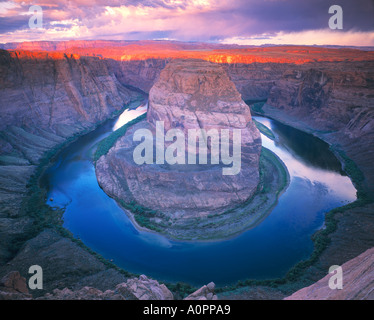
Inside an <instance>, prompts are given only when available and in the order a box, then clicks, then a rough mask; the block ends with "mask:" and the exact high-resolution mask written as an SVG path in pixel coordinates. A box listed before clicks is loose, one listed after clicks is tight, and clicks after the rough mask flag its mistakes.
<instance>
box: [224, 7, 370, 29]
mask: <svg viewBox="0 0 374 320" xmlns="http://www.w3.org/2000/svg"><path fill="white" fill-rule="evenodd" d="M334 4H335V5H340V6H341V7H342V9H343V21H344V29H347V30H349V29H356V30H361V31H368V30H373V29H374V1H373V0H356V1H354V0H353V1H352V0H307V1H300V0H286V1H255V2H253V1H245V0H241V1H235V2H234V6H233V8H231V9H230V10H227V11H224V12H221V16H222V17H223V16H225V15H227V16H228V17H229V16H230V15H231V16H234V15H238V16H240V17H241V18H246V17H247V18H248V19H253V20H254V21H255V23H252V24H251V30H250V32H251V33H252V34H253V33H265V32H279V31H288V32H290V31H302V30H311V29H322V28H327V27H328V20H329V18H330V17H331V15H330V14H329V13H328V9H329V8H330V6H332V5H334Z"/></svg>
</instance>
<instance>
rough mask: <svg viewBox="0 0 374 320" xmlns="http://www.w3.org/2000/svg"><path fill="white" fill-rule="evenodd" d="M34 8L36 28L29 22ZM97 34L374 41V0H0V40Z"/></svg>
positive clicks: (105, 36) (224, 40) (247, 40)
mask: <svg viewBox="0 0 374 320" xmlns="http://www.w3.org/2000/svg"><path fill="white" fill-rule="evenodd" d="M32 5H39V6H40V7H41V8H42V25H41V28H30V27H29V20H30V18H31V17H32V14H34V13H33V12H32V13H30V12H29V8H30V6H32ZM331 5H339V6H341V8H342V9H343V29H341V30H340V29H334V30H332V29H330V28H329V24H328V21H329V19H330V17H331V16H332V15H333V14H329V12H328V11H329V8H330V6H331ZM95 39H105V40H145V39H147V40H152V39H153V40H160V39H162V40H180V41H202V42H218V43H237V44H244V45H262V44H305V45H313V44H317V45H352V46H374V0H331V1H330V0H261V1H260V0H231V1H230V0H187V1H181V0H145V1H140V0H128V1H120V0H106V1H103V0H77V1H61V0H52V1H48V0H42V1H41V2H37V1H21V0H14V1H3V0H0V43H5V42H19V41H36V40H95Z"/></svg>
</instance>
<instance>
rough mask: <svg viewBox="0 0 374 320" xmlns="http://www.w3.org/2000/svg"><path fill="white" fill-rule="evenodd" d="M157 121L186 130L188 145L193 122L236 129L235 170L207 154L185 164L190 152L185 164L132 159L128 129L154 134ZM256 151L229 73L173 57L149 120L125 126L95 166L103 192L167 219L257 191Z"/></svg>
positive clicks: (214, 209)
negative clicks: (238, 143) (238, 145)
mask: <svg viewBox="0 0 374 320" xmlns="http://www.w3.org/2000/svg"><path fill="white" fill-rule="evenodd" d="M157 121H163V122H164V130H165V132H167V131H168V130H169V129H175V128H176V129H179V130H181V131H182V132H184V134H185V138H186V145H187V139H188V138H187V136H188V130H190V129H204V130H206V131H207V132H209V130H210V129H216V130H217V132H220V131H221V129H230V130H232V129H240V130H241V169H240V170H239V173H238V174H234V175H223V172H222V169H223V167H224V166H223V164H222V163H220V164H211V163H210V162H209V160H208V164H199V163H198V161H199V160H197V164H196V165H195V164H188V163H187V156H186V158H185V161H186V164H173V165H169V164H167V163H165V164H160V165H159V164H152V165H147V164H143V165H138V164H136V163H135V162H134V159H133V150H134V148H135V147H136V145H137V144H135V143H134V142H133V134H134V132H135V131H136V130H137V129H140V128H147V129H149V130H150V131H151V132H153V133H155V127H156V122H157ZM221 139H222V138H221ZM208 147H209V146H208ZM210 148H212V145H210ZM222 148H223V146H222V144H221V149H222ZM260 150H261V138H260V134H259V131H258V130H257V128H256V127H255V125H254V123H253V122H252V120H251V114H250V111H249V108H248V106H247V105H246V104H245V103H244V102H243V101H242V100H241V97H240V94H239V93H238V91H237V90H236V88H235V86H234V84H233V83H232V82H231V81H230V79H229V77H228V76H227V74H226V72H225V71H224V70H223V69H222V68H221V67H220V66H217V65H214V64H212V63H209V62H206V61H202V60H175V61H173V62H170V63H169V64H168V65H167V66H166V68H165V69H164V70H163V71H162V73H161V75H160V77H159V79H158V81H157V82H156V84H155V85H154V86H153V88H152V89H151V91H150V95H149V110H148V115H147V121H144V122H142V123H140V124H137V125H135V126H134V127H133V128H131V129H129V130H128V131H127V133H126V134H125V136H124V137H122V138H120V139H119V140H118V141H117V143H116V145H115V146H114V147H113V148H112V149H111V150H110V151H109V152H108V154H107V155H105V156H103V157H102V158H100V159H99V160H98V161H97V164H96V173H97V177H98V181H99V183H100V185H101V186H102V188H103V189H104V190H105V191H106V192H107V193H108V194H110V195H111V196H114V197H116V198H119V199H122V200H123V201H125V202H127V203H130V202H132V201H135V202H136V203H138V204H140V205H142V206H144V207H146V208H150V209H153V210H156V211H160V212H162V213H164V214H167V215H168V216H169V217H171V218H178V217H183V218H192V217H201V216H205V215H208V214H210V213H222V212H224V211H225V210H227V209H230V208H232V207H234V206H236V205H238V204H240V203H242V202H243V201H245V200H247V199H248V198H249V197H251V196H252V195H253V194H254V192H255V190H256V188H257V185H258V182H259V155H260ZM210 151H211V150H209V152H208V159H209V158H210V155H211V152H210ZM199 156H200V154H199Z"/></svg>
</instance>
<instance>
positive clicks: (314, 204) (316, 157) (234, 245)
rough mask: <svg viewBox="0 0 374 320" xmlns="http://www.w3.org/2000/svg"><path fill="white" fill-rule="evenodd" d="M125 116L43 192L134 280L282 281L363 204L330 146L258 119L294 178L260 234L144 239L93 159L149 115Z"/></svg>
mask: <svg viewBox="0 0 374 320" xmlns="http://www.w3.org/2000/svg"><path fill="white" fill-rule="evenodd" d="M145 110H146V107H145V106H142V107H139V108H138V109H137V110H132V111H130V112H129V111H125V113H124V114H123V115H122V116H121V117H120V119H117V120H114V121H108V122H106V123H105V124H103V125H102V126H100V127H99V128H98V129H96V130H95V131H93V132H91V133H89V134H87V135H85V136H83V137H81V138H79V139H78V140H77V141H75V142H74V143H72V144H71V145H69V146H67V147H66V148H64V149H63V150H62V151H61V152H60V153H59V154H58V156H57V157H56V159H55V161H54V163H53V164H52V165H51V166H50V167H49V168H48V169H47V170H46V172H45V174H44V176H43V178H42V185H43V186H44V187H46V188H47V189H48V204H49V205H51V206H55V207H63V208H65V213H64V216H63V219H64V227H65V228H67V229H68V230H70V231H71V232H72V233H73V234H74V236H75V237H77V238H79V239H81V240H82V241H83V242H84V243H85V244H86V245H87V246H88V247H90V248H91V249H93V250H94V251H96V252H98V253H99V254H101V255H102V256H103V257H105V258H107V259H108V260H113V263H115V264H116V265H118V266H120V267H122V268H123V269H125V270H128V271H131V272H134V273H139V274H141V273H144V274H146V275H148V276H151V277H154V278H156V279H158V280H165V281H183V282H187V283H190V284H193V285H203V284H206V283H208V282H210V281H214V282H215V283H216V284H217V285H218V286H224V285H228V284H233V283H236V282H237V281H238V280H244V279H270V278H277V277H282V276H284V275H285V273H286V272H287V271H288V270H289V269H290V268H291V267H292V266H293V265H295V264H296V263H297V262H299V261H301V260H304V259H308V257H309V256H310V254H311V253H312V251H313V242H312V240H311V236H312V234H313V233H314V232H315V231H316V230H318V229H320V228H322V227H323V224H324V214H325V213H326V212H327V211H329V210H330V209H332V208H335V207H338V206H341V205H343V204H346V203H349V202H352V201H354V200H355V199H356V190H355V188H354V186H353V185H352V182H351V181H350V179H349V178H348V177H347V176H346V175H344V173H343V172H342V171H341V166H340V163H339V162H338V160H337V159H336V158H335V156H334V155H333V154H332V152H330V150H329V148H328V145H327V144H326V143H324V142H323V141H321V140H319V139H317V138H315V137H313V136H311V135H309V134H305V133H303V132H301V131H298V130H296V129H293V128H291V127H288V126H285V125H282V124H280V123H278V122H276V121H273V120H270V119H267V118H262V117H254V118H255V119H256V120H257V121H259V122H261V123H263V124H264V125H266V126H267V127H268V128H270V129H271V130H272V132H273V133H274V135H275V137H276V140H275V141H276V142H274V141H272V140H270V139H268V138H267V137H265V136H263V135H262V141H263V146H264V147H266V148H268V149H270V150H272V151H273V152H274V153H276V154H277V155H278V156H279V157H280V159H282V161H283V162H284V163H285V165H286V166H287V168H288V170H289V174H290V179H291V180H290V184H289V186H288V188H287V190H286V191H285V192H284V193H283V194H282V195H281V197H280V199H279V201H278V204H277V205H276V206H275V208H274V209H273V210H272V212H271V213H270V214H269V215H268V216H267V217H266V218H265V219H264V220H263V221H262V222H261V223H260V224H259V225H258V226H256V227H255V228H253V229H250V230H247V231H245V232H243V233H242V234H240V235H239V236H237V237H235V238H232V239H229V240H223V241H215V242H178V241H172V240H169V239H167V238H165V237H163V236H161V235H158V234H154V233H148V232H143V231H138V230H137V229H135V227H134V226H133V225H132V223H131V221H130V220H129V219H128V217H127V216H126V214H125V213H124V212H123V211H122V210H121V209H120V208H119V206H118V205H117V204H116V202H115V201H114V200H113V199H111V198H110V197H109V196H107V195H106V194H105V193H104V191H103V190H102V189H101V188H100V187H99V185H98V183H97V180H96V176H95V169H94V165H93V163H92V160H91V157H92V153H93V152H94V150H95V145H96V144H97V142H98V141H100V140H101V139H103V138H104V137H105V136H107V135H108V134H109V133H110V132H111V131H112V130H114V129H117V128H118V127H120V126H121V125H123V124H124V123H126V122H127V121H129V120H131V119H132V118H134V117H136V116H137V115H139V114H141V113H144V112H145Z"/></svg>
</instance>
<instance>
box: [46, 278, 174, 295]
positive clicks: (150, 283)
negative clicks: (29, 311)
mask: <svg viewBox="0 0 374 320" xmlns="http://www.w3.org/2000/svg"><path fill="white" fill-rule="evenodd" d="M39 299H40V300H173V299H174V297H173V294H172V293H171V291H170V290H169V289H168V288H167V287H166V286H165V285H164V284H160V283H158V281H156V280H152V279H149V278H147V277H146V276H145V275H141V276H140V277H139V278H132V279H128V280H127V282H123V283H120V284H118V285H117V286H116V287H115V289H113V290H106V291H101V290H99V289H97V288H93V287H87V286H86V287H83V288H81V289H79V290H71V289H68V288H64V289H62V290H59V289H55V290H53V291H52V292H51V293H47V294H46V295H45V296H43V297H40V298H39Z"/></svg>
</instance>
